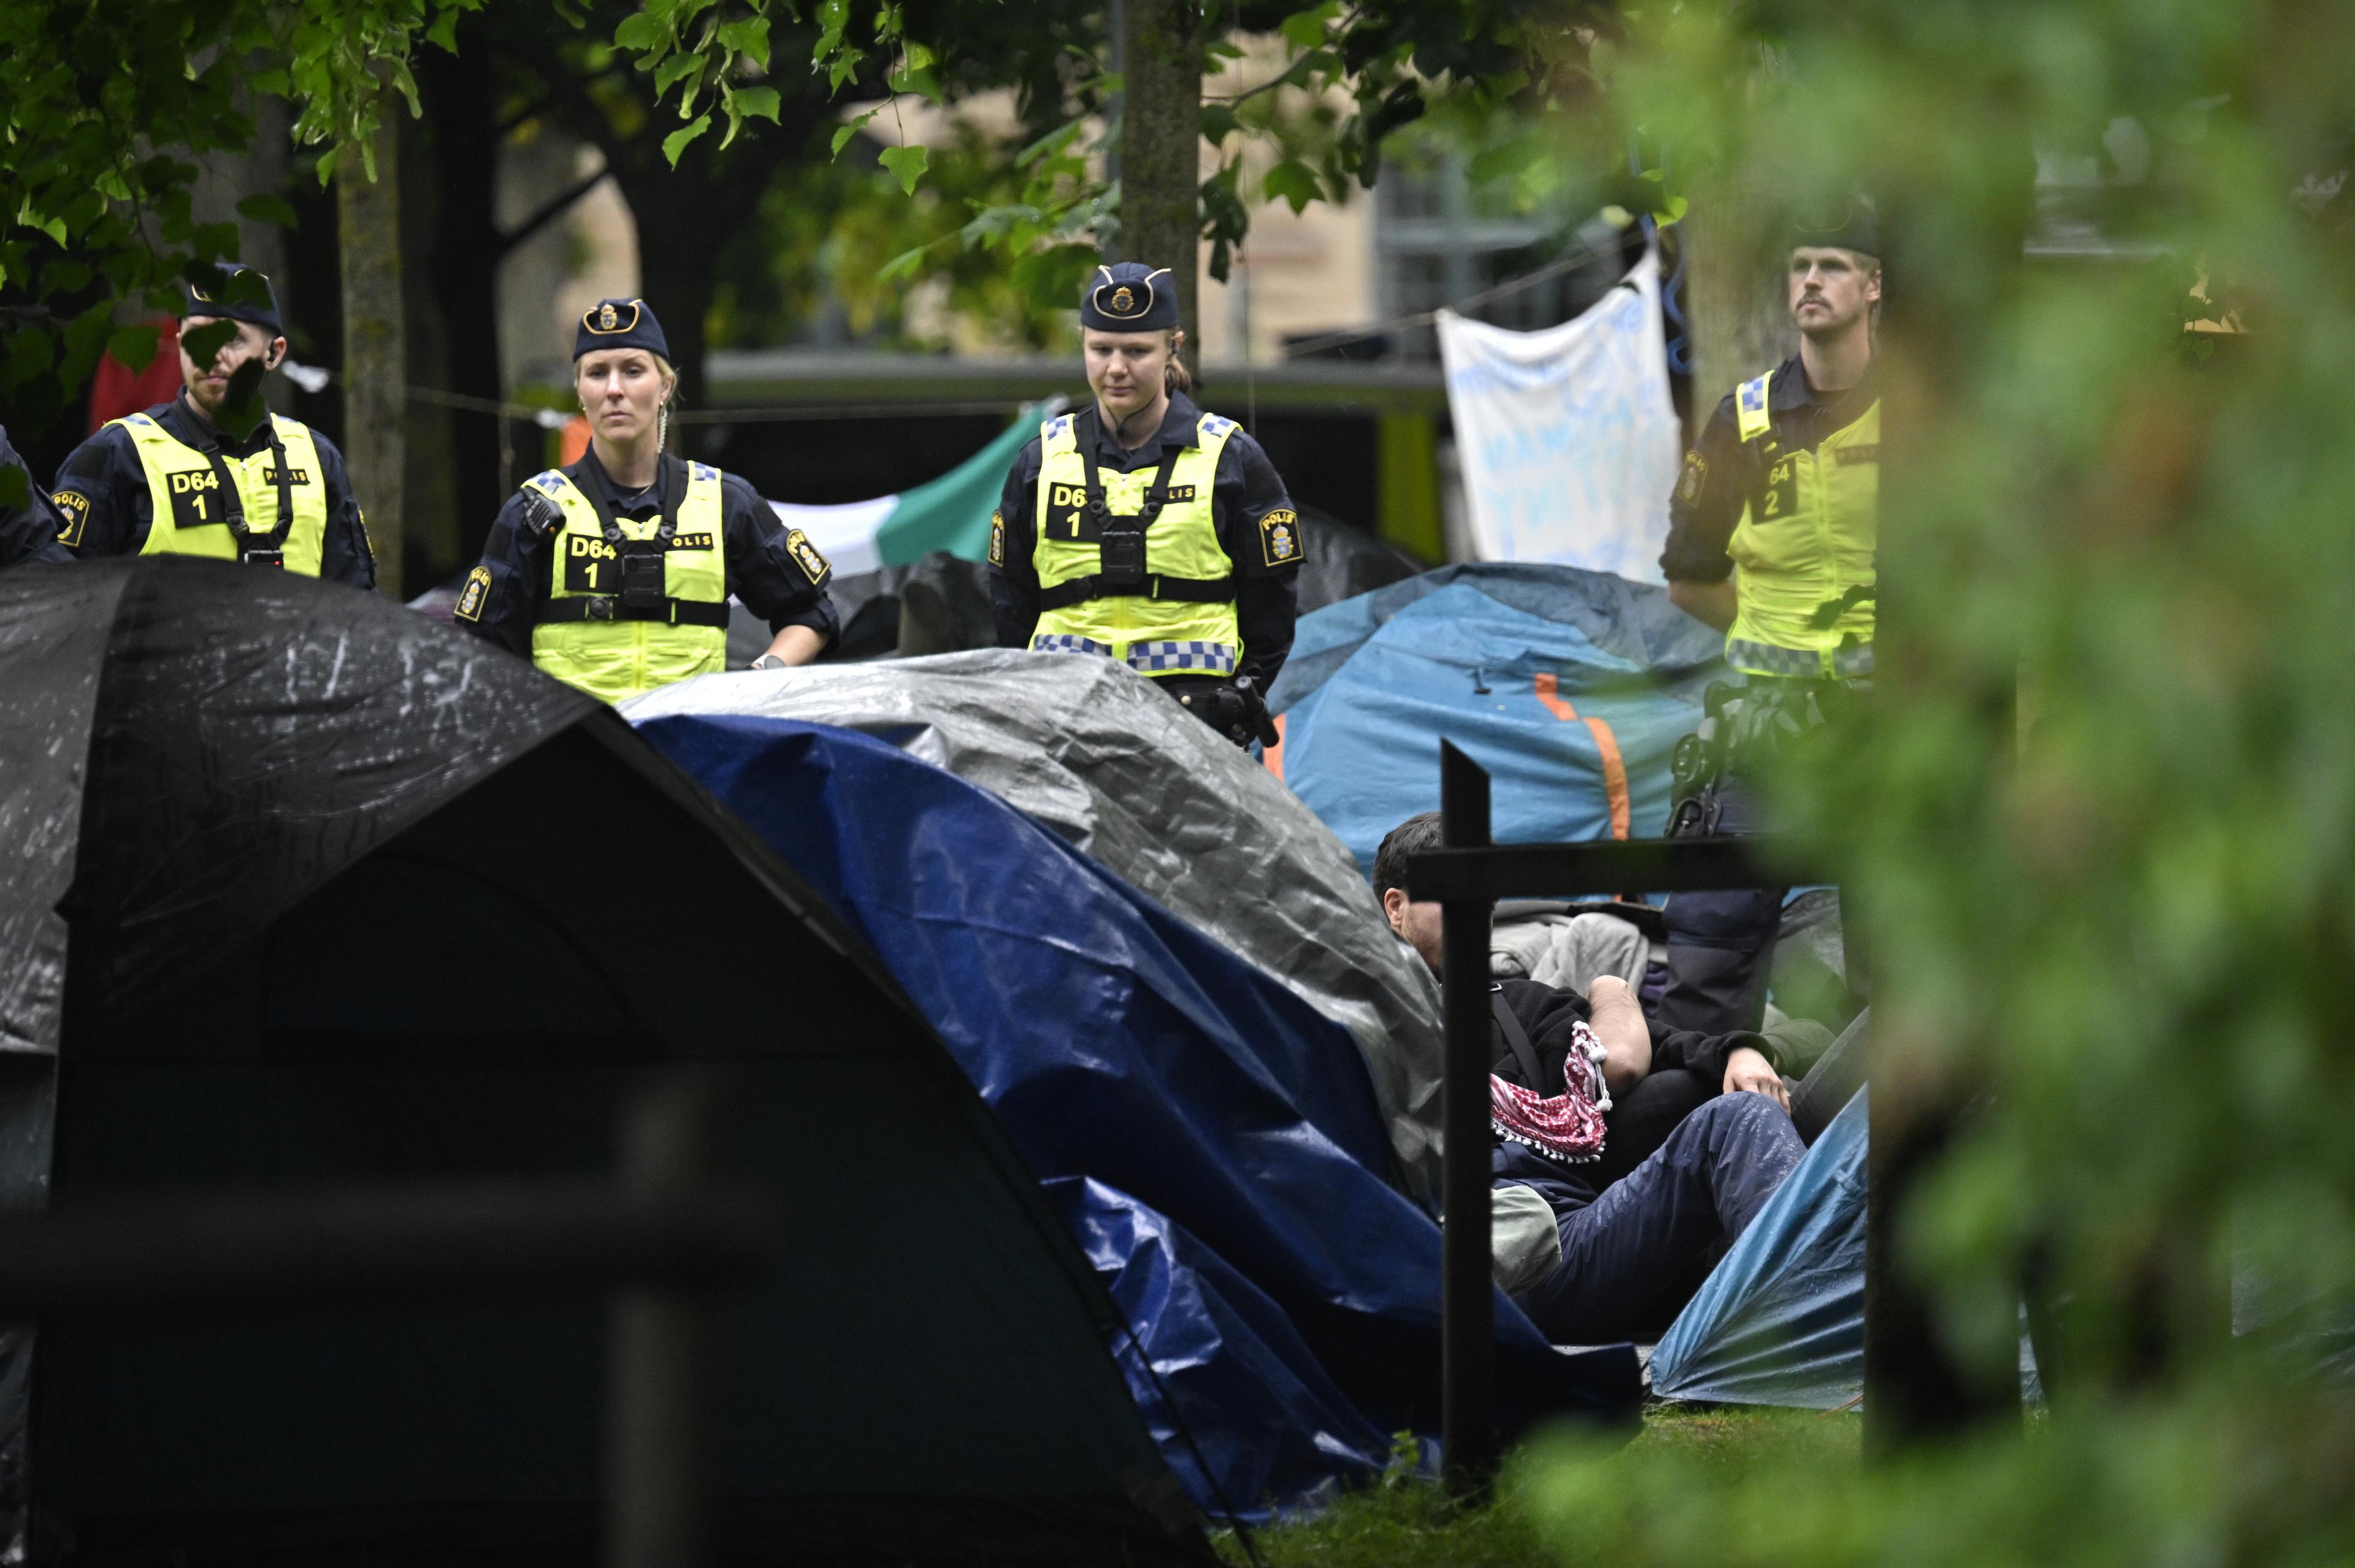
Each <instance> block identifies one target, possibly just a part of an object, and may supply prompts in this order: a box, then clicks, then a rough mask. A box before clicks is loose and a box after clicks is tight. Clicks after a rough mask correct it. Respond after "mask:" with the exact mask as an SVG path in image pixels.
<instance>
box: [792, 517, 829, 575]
mask: <svg viewBox="0 0 2355 1568" xmlns="http://www.w3.org/2000/svg"><path fill="white" fill-rule="evenodd" d="M785 553H786V554H787V555H790V556H792V557H793V558H794V565H795V566H798V567H800V568H801V569H802V575H803V576H804V577H806V578H808V579H809V580H810V585H811V586H812V587H815V586H817V585H818V584H819V583H822V582H824V581H826V574H827V573H828V572H830V571H833V570H834V568H832V567H831V566H828V565H827V564H826V557H824V556H822V555H820V554H818V552H817V546H815V545H814V544H812V543H810V542H809V535H807V534H805V533H804V532H802V531H801V529H799V528H789V529H787V530H786V531H785Z"/></svg>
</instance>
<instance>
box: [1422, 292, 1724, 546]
mask: <svg viewBox="0 0 2355 1568" xmlns="http://www.w3.org/2000/svg"><path fill="white" fill-rule="evenodd" d="M1439 351H1440V356H1441V357H1442V359H1443V360H1444V362H1445V364H1446V368H1447V406H1448V409H1449V411H1451V412H1452V413H1453V414H1454V415H1455V451H1456V456H1457V460H1458V461H1459V462H1460V463H1461V464H1462V466H1463V472H1464V495H1465V504H1466V507H1467V509H1468V511H1469V513H1470V520H1471V525H1472V539H1473V543H1474V547H1475V549H1476V550H1477V552H1478V554H1479V556H1480V559H1481V560H1545V561H1555V562H1559V563H1561V564H1562V565H1566V566H1582V567H1585V568H1586V569H1588V570H1589V571H1610V572H1616V573H1617V574H1618V575H1619V576H1621V577H1626V578H1632V579H1634V580H1635V581H1638V582H1658V581H1661V577H1660V547H1661V545H1662V544H1663V543H1664V542H1665V541H1666V540H1667V538H1668V492H1669V490H1670V489H1671V488H1673V487H1674V485H1676V482H1677V471H1678V464H1679V463H1680V462H1681V461H1682V457H1683V453H1682V451H1681V450H1680V449H1681V447H1682V446H1683V432H1681V430H1680V429H1679V428H1678V421H1677V411H1676V405H1675V403H1674V402H1672V401H1671V400H1670V399H1669V397H1668V357H1667V354H1666V352H1665V350H1664V349H1663V347H1662V338H1661V331H1660V271H1659V263H1658V261H1657V258H1655V257H1653V256H1651V255H1646V257H1645V258H1644V260H1643V261H1640V262H1638V263H1637V264H1636V269H1635V271H1633V272H1629V273H1628V274H1627V280H1626V285H1625V286H1622V287H1618V288H1614V289H1613V290H1612V291H1611V292H1610V293H1607V294H1605V295H1604V296H1603V298H1602V299H1601V300H1600V301H1598V302H1597V303H1596V304H1595V305H1594V307H1593V309H1592V310H1590V311H1588V312H1587V313H1586V314H1585V315H1582V316H1580V317H1579V318H1578V319H1577V320H1576V321H1572V322H1565V323H1564V324H1563V325H1560V326H1555V327H1549V328H1547V329H1546V330H1545V331H1543V332H1509V331H1507V330H1506V329H1505V328H1503V327H1499V326H1490V325H1487V323H1485V322H1477V321H1469V320H1466V319H1465V317H1463V316H1460V315H1455V314H1453V313H1451V312H1448V311H1441V312H1440V313H1439Z"/></svg>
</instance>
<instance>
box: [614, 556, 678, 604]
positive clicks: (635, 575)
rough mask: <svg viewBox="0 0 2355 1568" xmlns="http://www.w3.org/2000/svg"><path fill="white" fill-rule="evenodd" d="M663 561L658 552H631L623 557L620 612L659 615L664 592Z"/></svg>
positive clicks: (665, 596) (664, 598) (665, 595)
mask: <svg viewBox="0 0 2355 1568" xmlns="http://www.w3.org/2000/svg"><path fill="white" fill-rule="evenodd" d="M664 587H665V583H664V569H663V558H662V555H661V553H660V551H658V550H632V551H630V552H629V553H628V554H626V555H624V556H623V557H622V608H623V610H626V611H628V612H630V613H633V614H636V613H647V614H660V613H662V608H663V602H664V600H666V598H668V597H669V595H668V594H666V592H664V591H663V590H664Z"/></svg>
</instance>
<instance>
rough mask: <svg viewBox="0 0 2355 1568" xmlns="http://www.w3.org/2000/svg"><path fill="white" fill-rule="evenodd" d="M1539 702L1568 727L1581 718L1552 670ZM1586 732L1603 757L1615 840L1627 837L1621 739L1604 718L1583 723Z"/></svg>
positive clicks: (1542, 681) (1540, 683) (1543, 675)
mask: <svg viewBox="0 0 2355 1568" xmlns="http://www.w3.org/2000/svg"><path fill="white" fill-rule="evenodd" d="M1536 687H1537V694H1538V700H1539V701H1540V702H1542V703H1544V704H1545V706H1546V710H1547V711H1548V712H1550V713H1551V714H1552V715H1553V716H1554V717H1555V718H1557V719H1559V720H1561V721H1562V722H1563V723H1565V724H1567V723H1569V722H1570V721H1571V720H1575V719H1578V709H1575V708H1572V706H1571V705H1570V700H1569V699H1567V698H1565V697H1563V696H1562V694H1561V678H1560V677H1557V676H1556V675H1555V674H1554V673H1553V672H1552V671H1551V670H1543V671H1540V673H1539V675H1538V677H1537V681H1536ZM1579 721H1580V722H1582V723H1583V724H1584V725H1585V726H1586V732H1587V733H1588V734H1590V735H1592V736H1593V737H1594V750H1595V751H1596V752H1597V753H1599V754H1600V755H1601V757H1602V758H1603V793H1604V797H1605V798H1606V799H1608V800H1609V801H1610V803H1611V837H1614V838H1625V837H1627V827H1628V821H1629V816H1630V813H1629V811H1628V807H1627V764H1626V763H1625V761H1624V760H1623V759H1622V758H1621V757H1620V755H1619V737H1618V736H1616V735H1614V734H1613V733H1612V732H1611V726H1610V724H1609V723H1607V722H1606V721H1604V720H1601V719H1586V720H1579Z"/></svg>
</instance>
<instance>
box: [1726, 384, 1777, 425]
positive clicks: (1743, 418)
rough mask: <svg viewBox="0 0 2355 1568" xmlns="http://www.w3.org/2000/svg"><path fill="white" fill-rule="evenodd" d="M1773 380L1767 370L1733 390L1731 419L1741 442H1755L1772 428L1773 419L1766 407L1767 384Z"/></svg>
mask: <svg viewBox="0 0 2355 1568" xmlns="http://www.w3.org/2000/svg"><path fill="white" fill-rule="evenodd" d="M1773 379H1774V371H1772V370H1769V371H1767V372H1766V373H1765V374H1764V375H1763V376H1757V377H1753V378H1752V379H1750V380H1747V381H1744V382H1742V385H1740V386H1739V387H1736V388H1734V389H1733V418H1734V422H1735V423H1736V424H1737V425H1738V426H1739V427H1740V434H1741V438H1742V440H1743V441H1755V440H1757V439H1758V438H1759V437H1760V436H1762V435H1764V434H1765V433H1766V432H1767V431H1769V430H1771V429H1772V428H1774V415H1773V413H1772V412H1770V411H1768V409H1767V406H1766V391H1767V383H1768V382H1770V381H1772V380H1773Z"/></svg>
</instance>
